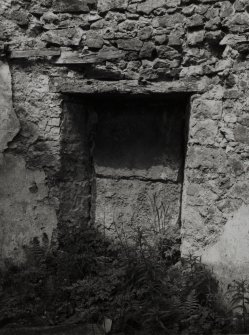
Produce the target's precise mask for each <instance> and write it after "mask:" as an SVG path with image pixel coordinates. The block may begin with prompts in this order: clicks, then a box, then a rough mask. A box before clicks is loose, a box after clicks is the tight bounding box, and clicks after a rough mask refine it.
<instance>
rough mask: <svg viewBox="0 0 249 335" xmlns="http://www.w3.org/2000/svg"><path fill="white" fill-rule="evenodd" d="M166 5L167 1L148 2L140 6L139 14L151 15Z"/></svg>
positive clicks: (155, 0) (138, 8)
mask: <svg viewBox="0 0 249 335" xmlns="http://www.w3.org/2000/svg"><path fill="white" fill-rule="evenodd" d="M165 4H166V1H165V0H147V1H145V2H142V3H140V4H138V6H137V11H138V13H143V14H150V13H151V12H152V11H153V10H154V9H156V8H159V7H163V6H164V5H165Z"/></svg>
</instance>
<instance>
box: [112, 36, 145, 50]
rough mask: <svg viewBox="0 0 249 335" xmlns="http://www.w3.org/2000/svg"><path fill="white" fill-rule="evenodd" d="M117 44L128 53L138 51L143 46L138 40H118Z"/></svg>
mask: <svg viewBox="0 0 249 335" xmlns="http://www.w3.org/2000/svg"><path fill="white" fill-rule="evenodd" d="M117 43H118V47H119V48H120V49H123V50H130V51H139V50H140V49H141V48H142V46H143V42H142V41H140V40H139V39H138V38H129V39H122V40H121V39H119V40H118V41H117Z"/></svg>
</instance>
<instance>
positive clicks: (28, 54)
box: [10, 48, 61, 59]
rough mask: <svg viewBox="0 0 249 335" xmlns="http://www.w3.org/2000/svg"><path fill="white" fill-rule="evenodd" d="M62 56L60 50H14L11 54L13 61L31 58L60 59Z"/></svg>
mask: <svg viewBox="0 0 249 335" xmlns="http://www.w3.org/2000/svg"><path fill="white" fill-rule="evenodd" d="M60 54H61V50H60V48H56V49H30V50H13V51H11V53H10V58H11V59H25V58H26V59H29V58H39V57H41V58H46V57H59V56H60Z"/></svg>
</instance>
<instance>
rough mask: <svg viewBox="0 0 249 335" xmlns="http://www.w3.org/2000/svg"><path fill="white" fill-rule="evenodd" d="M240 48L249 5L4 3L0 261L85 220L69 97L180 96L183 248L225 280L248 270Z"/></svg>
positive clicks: (107, 0) (248, 130)
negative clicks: (184, 123) (184, 102)
mask: <svg viewBox="0 0 249 335" xmlns="http://www.w3.org/2000/svg"><path fill="white" fill-rule="evenodd" d="M248 55H249V2H248V1H247V0H236V1H216V0H195V1H192V0H153V1H152V0H145V1H142V0H125V1H123V0H122V1H121V0H74V1H69V0H53V1H52V0H39V1H36V0H29V1H28V0H25V1H17V0H12V1H11V0H8V1H4V3H3V1H1V2H0V57H1V63H0V79H1V82H0V100H1V107H0V110H1V115H0V121H1V125H0V128H1V133H0V148H1V166H0V179H1V183H0V198H1V209H0V212H1V213H3V214H1V227H0V240H1V241H2V242H1V246H2V248H1V258H5V257H10V256H12V257H15V258H16V259H18V258H20V259H21V257H22V256H21V249H22V245H23V244H26V243H28V240H29V239H31V238H32V237H34V236H37V237H40V238H42V236H43V234H44V233H46V234H47V235H48V236H49V239H50V240H51V241H53V240H56V237H57V236H59V235H63V234H64V235H65V236H66V232H68V233H70V227H71V226H74V225H75V226H77V225H80V222H82V221H84V220H89V219H90V217H91V210H92V209H91V208H90V207H91V206H90V205H89V194H90V193H91V190H89V188H91V187H92V186H91V185H90V184H91V182H92V179H93V176H92V175H91V171H90V170H89V169H90V166H89V165H88V164H89V160H88V158H87V157H88V156H89V155H90V153H89V152H88V150H89V149H86V150H83V149H84V148H83V147H81V145H83V144H84V143H85V142H84V140H83V139H81V140H82V141H83V142H82V143H81V144H80V143H79V137H77V136H78V135H79V134H77V130H76V127H74V128H72V127H71V126H70V124H72V122H71V121H70V116H69V114H70V112H68V108H67V107H65V97H66V96H68V94H72V93H74V94H78V95H82V96H85V95H87V94H90V95H91V94H95V97H96V94H103V93H106V94H122V95H127V96H132V95H134V96H136V95H140V96H143V95H144V96H148V95H149V96H154V95H157V94H164V95H165V96H166V97H167V94H169V93H172V94H174V95H175V96H176V97H177V98H176V99H177V100H179V99H181V97H182V96H181V94H187V95H188V100H189V106H188V108H187V106H186V110H189V113H190V119H189V124H188V128H189V131H188V140H187V148H186V149H187V150H186V159H185V166H184V181H183V186H182V198H181V206H180V211H181V212H180V216H181V217H180V221H181V239H182V245H181V251H182V254H183V255H184V254H188V253H195V254H197V255H200V256H202V259H203V261H204V262H205V263H207V264H209V265H211V266H212V267H213V268H214V271H215V272H216V274H217V276H218V278H220V279H222V280H223V281H227V280H229V281H230V280H231V278H240V277H241V276H246V275H248V273H249V260H248V254H249V236H248V230H249V171H248V169H249V114H248V113H249V112H248V111H249V93H248V92H249V89H248V82H249V80H248V79H249V60H248ZM10 74H11V76H12V92H11V89H10ZM11 96H12V99H11ZM11 100H12V101H11ZM82 101H84V99H83V100H82ZM12 105H13V107H12ZM80 109H82V111H81V113H82V115H84V103H83V102H82V106H81V107H80ZM79 112H80V111H79ZM169 112H170V111H169ZM82 117H83V116H82ZM67 118H69V119H67ZM65 120H67V124H65V122H64V121H65ZM67 131H68V132H67ZM68 136H69V138H68ZM65 138H66V139H67V138H68V140H66V141H65ZM77 138H78V139H77ZM80 152H81V153H80ZM67 155H68V156H67ZM111 173H113V171H111ZM17 176H19V177H18V178H17ZM122 182H124V181H122ZM89 183H90V184H89ZM112 183H113V182H112ZM112 183H111V182H110V183H109V185H108V187H112V189H113V187H114V188H115V187H118V186H117V184H116V185H114V186H112V185H111V184H112ZM67 185H68V186H67ZM99 187H100V189H101V188H102V185H99ZM126 187H128V183H125V186H122V190H123V192H124V193H127V194H128V191H127V190H126ZM160 187H161V186H160ZM137 191H139V188H138V189H137ZM89 192H90V193H89ZM133 195H134V193H133ZM98 201H100V202H101V201H103V199H102V198H100V199H99V198H98ZM132 202H136V198H132ZM109 204H110V203H109ZM89 206H90V207H89Z"/></svg>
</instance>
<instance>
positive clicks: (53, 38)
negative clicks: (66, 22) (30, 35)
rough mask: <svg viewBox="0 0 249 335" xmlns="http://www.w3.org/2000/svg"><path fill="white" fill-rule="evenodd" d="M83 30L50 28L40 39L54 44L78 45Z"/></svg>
mask: <svg viewBox="0 0 249 335" xmlns="http://www.w3.org/2000/svg"><path fill="white" fill-rule="evenodd" d="M82 35H83V31H82V30H81V29H80V28H68V29H60V30H51V31H48V32H46V33H44V34H42V36H41V39H42V40H43V41H46V42H48V43H51V44H54V45H62V46H78V45H79V44H80V41H81V37H82Z"/></svg>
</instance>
